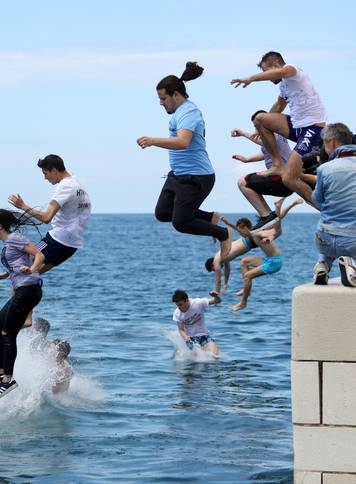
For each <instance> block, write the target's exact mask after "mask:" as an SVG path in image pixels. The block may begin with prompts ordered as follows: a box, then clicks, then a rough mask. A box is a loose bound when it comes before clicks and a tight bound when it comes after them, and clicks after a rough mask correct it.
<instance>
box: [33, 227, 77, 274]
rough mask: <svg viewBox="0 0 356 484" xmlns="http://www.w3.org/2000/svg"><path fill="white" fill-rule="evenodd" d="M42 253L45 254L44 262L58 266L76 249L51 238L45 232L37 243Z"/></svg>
mask: <svg viewBox="0 0 356 484" xmlns="http://www.w3.org/2000/svg"><path fill="white" fill-rule="evenodd" d="M37 247H38V248H39V249H40V251H41V252H42V254H43V255H44V256H45V260H44V263H45V264H52V265H53V266H59V264H62V262H64V261H66V260H67V259H69V257H72V255H73V254H74V253H75V252H76V251H77V249H76V248H75V247H68V246H67V245H63V244H61V243H60V242H57V241H56V240H54V239H53V237H51V236H50V235H49V233H48V232H47V233H46V235H45V236H44V237H43V239H42V240H41V241H40V242H39V243H38V244H37Z"/></svg>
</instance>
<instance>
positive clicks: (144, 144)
mask: <svg viewBox="0 0 356 484" xmlns="http://www.w3.org/2000/svg"><path fill="white" fill-rule="evenodd" d="M137 144H138V145H139V146H140V147H141V148H142V149H145V148H148V147H149V146H152V138H150V137H149V136H141V138H138V139H137Z"/></svg>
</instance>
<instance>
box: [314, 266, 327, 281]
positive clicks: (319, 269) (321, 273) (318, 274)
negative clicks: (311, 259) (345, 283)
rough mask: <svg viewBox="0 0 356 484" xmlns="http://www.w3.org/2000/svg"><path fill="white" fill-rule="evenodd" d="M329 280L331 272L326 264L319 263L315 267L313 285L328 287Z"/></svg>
mask: <svg viewBox="0 0 356 484" xmlns="http://www.w3.org/2000/svg"><path fill="white" fill-rule="evenodd" d="M328 280H329V270H328V268H327V265H326V264H325V262H318V263H317V264H316V266H315V267H314V273H313V284H315V285H317V286H326V285H327V284H328Z"/></svg>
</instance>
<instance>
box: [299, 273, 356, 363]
mask: <svg viewBox="0 0 356 484" xmlns="http://www.w3.org/2000/svg"><path fill="white" fill-rule="evenodd" d="M355 305H356V289H355V288H350V287H344V286H342V285H341V284H340V283H337V282H336V281H335V280H333V281H332V283H331V284H330V285H328V286H314V285H305V286H299V287H297V288H295V289H294V291H293V307H292V359H293V360H314V361H315V360H316V361H354V362H355V361H356V350H355V348H356V312H355Z"/></svg>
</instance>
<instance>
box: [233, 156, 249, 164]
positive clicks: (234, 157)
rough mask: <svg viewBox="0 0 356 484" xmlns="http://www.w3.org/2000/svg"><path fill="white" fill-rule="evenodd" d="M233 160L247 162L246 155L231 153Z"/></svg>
mask: <svg viewBox="0 0 356 484" xmlns="http://www.w3.org/2000/svg"><path fill="white" fill-rule="evenodd" d="M232 157H233V159H234V160H238V161H242V163H248V160H247V158H246V156H242V155H232Z"/></svg>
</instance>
